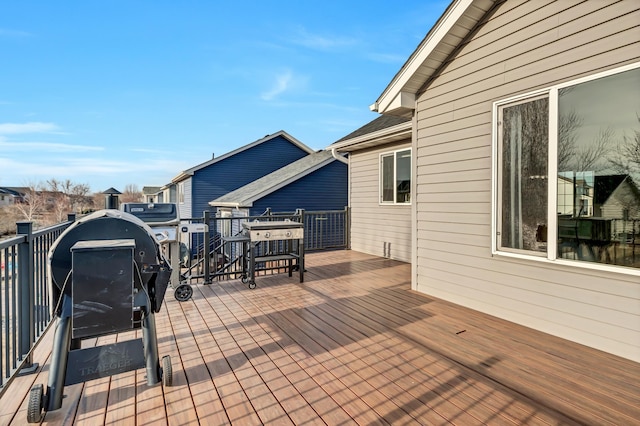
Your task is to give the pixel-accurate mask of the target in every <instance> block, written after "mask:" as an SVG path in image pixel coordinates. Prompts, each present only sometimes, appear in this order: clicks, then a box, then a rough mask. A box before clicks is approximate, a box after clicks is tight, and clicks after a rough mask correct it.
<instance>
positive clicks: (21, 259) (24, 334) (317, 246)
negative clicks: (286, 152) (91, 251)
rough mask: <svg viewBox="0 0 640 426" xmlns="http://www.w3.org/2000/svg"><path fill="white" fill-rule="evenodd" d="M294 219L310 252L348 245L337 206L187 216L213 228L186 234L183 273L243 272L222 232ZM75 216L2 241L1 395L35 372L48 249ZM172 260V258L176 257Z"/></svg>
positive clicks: (238, 253) (221, 275)
mask: <svg viewBox="0 0 640 426" xmlns="http://www.w3.org/2000/svg"><path fill="white" fill-rule="evenodd" d="M285 219H288V220H292V221H297V222H302V223H304V232H305V238H304V244H305V251H313V250H325V249H338V248H349V209H348V208H345V209H344V210H337V211H332V210H331V211H315V212H311V211H309V212H307V211H304V210H297V211H295V212H285V213H275V212H272V211H271V210H269V209H268V210H267V211H265V212H264V214H262V215H259V216H249V217H211V216H210V214H209V212H205V214H204V215H203V217H202V218H193V219H183V221H182V222H184V223H201V224H207V225H208V232H200V233H197V232H196V233H190V234H187V236H186V241H184V239H185V237H184V236H183V237H182V238H183V242H186V243H187V244H184V246H185V247H184V250H183V252H181V258H182V257H184V262H183V264H182V266H183V267H182V268H181V272H182V273H183V274H184V275H185V276H187V277H188V278H189V279H191V280H196V281H198V282H205V283H210V282H212V280H214V279H216V280H223V279H236V278H240V277H241V271H242V263H241V262H243V261H244V260H245V259H243V258H242V256H243V252H242V248H241V246H239V245H237V244H236V245H234V244H233V243H229V242H227V241H226V239H225V238H223V237H228V236H233V235H238V234H239V233H240V232H242V222H245V221H251V220H260V221H267V220H285ZM74 221H75V215H69V217H68V221H67V222H63V223H60V224H58V225H55V226H52V227H49V228H44V229H41V230H36V231H34V230H33V223H32V222H19V223H17V224H16V226H17V235H16V236H15V237H11V238H7V239H5V240H2V241H0V264H1V265H2V269H1V271H0V310H1V311H2V312H1V316H2V330H1V336H2V337H1V345H0V395H2V393H4V392H5V391H6V389H7V388H8V386H7V385H8V384H9V383H10V382H11V380H12V379H13V377H15V376H16V375H17V374H22V373H28V372H30V371H35V370H36V369H37V367H38V366H37V365H36V364H34V363H33V359H32V352H33V349H34V348H35V347H36V346H37V344H38V342H39V339H40V337H41V336H42V335H43V334H44V332H45V331H46V330H47V328H48V327H49V325H50V324H51V303H52V302H51V300H50V295H49V291H50V289H49V279H48V269H47V265H48V253H49V250H50V248H51V246H52V245H53V243H54V242H55V240H56V239H57V238H58V236H60V234H62V233H63V232H64V230H65V229H67V228H68V227H69V226H70V225H71V224H72V223H73V222H74ZM172 264H173V261H172ZM283 268H285V265H279V264H278V263H273V264H270V265H269V267H268V268H265V269H264V270H263V271H262V272H263V273H264V272H265V271H266V270H268V271H271V272H273V273H276V272H281V269H283Z"/></svg>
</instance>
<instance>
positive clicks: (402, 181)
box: [380, 149, 411, 204]
mask: <svg viewBox="0 0 640 426" xmlns="http://www.w3.org/2000/svg"><path fill="white" fill-rule="evenodd" d="M410 202H411V149H404V150H400V151H394V152H389V153H384V154H381V155H380V203H382V204H407V203H410Z"/></svg>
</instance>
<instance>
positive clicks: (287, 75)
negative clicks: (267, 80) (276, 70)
mask: <svg viewBox="0 0 640 426" xmlns="http://www.w3.org/2000/svg"><path fill="white" fill-rule="evenodd" d="M292 81H293V74H292V73H291V71H288V70H287V71H285V72H283V73H281V74H279V75H277V76H276V78H275V81H274V83H273V85H272V87H271V88H270V89H269V90H267V91H266V92H263V93H262V95H260V97H261V98H262V99H263V100H265V101H270V100H272V99H274V98H275V97H276V96H278V95H280V94H282V93H284V92H286V91H287V90H288V89H289V88H290V87H291V84H292Z"/></svg>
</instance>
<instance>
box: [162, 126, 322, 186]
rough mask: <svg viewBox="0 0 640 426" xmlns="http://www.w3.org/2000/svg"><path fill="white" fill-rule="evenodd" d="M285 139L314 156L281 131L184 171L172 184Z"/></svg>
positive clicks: (307, 148) (306, 147)
mask: <svg viewBox="0 0 640 426" xmlns="http://www.w3.org/2000/svg"><path fill="white" fill-rule="evenodd" d="M280 136H281V137H283V138H284V139H286V140H287V141H289V142H290V143H291V144H293V145H295V146H297V147H298V148H300V149H302V150H303V151H306V152H308V153H309V154H312V153H313V152H314V151H313V149H311V148H309V147H308V146H307V145H305V144H303V143H302V142H300V141H299V140H298V139H296V138H294V137H293V136H291V135H290V134H288V133H287V132H285V131H284V130H280V131H279V132H276V133H273V134H271V135H267V136H265V137H263V138H262V139H258V140H256V141H254V142H251V143H249V144H247V145H244V146H241V147H240V148H237V149H234V150H233V151H230V152H228V153H226V154H223V155H221V156H220V157H215V158H212V159H211V160H208V161H205V162H204V163H200V164H198V165H197V166H194V167H191V168H190V169H187V170H184V171H182V172H181V173H180V174H178V175H177V176H176V177H174V178H173V179H171V182H173V183H177V182H180V181H181V180H184V179H186V178H188V177H189V176H193V174H194V173H195V172H197V171H198V170H201V169H203V168H205V167H209V166H211V165H213V164H215V163H217V162H219V161H222V160H225V159H227V158H229V157H232V156H234V155H236V154H239V153H241V152H243V151H246V150H249V149H251V148H253V147H255V146H258V145H260V144H262V143H265V142H267V141H270V140H272V139H275V138H277V137H280Z"/></svg>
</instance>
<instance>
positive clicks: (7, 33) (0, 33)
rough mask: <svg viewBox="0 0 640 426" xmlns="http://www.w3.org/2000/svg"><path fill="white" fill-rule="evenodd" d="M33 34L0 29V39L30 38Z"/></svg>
mask: <svg viewBox="0 0 640 426" xmlns="http://www.w3.org/2000/svg"><path fill="white" fill-rule="evenodd" d="M32 35H33V34H31V33H28V32H26V31H19V30H9V29H7V28H0V36H2V37H31V36H32Z"/></svg>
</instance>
